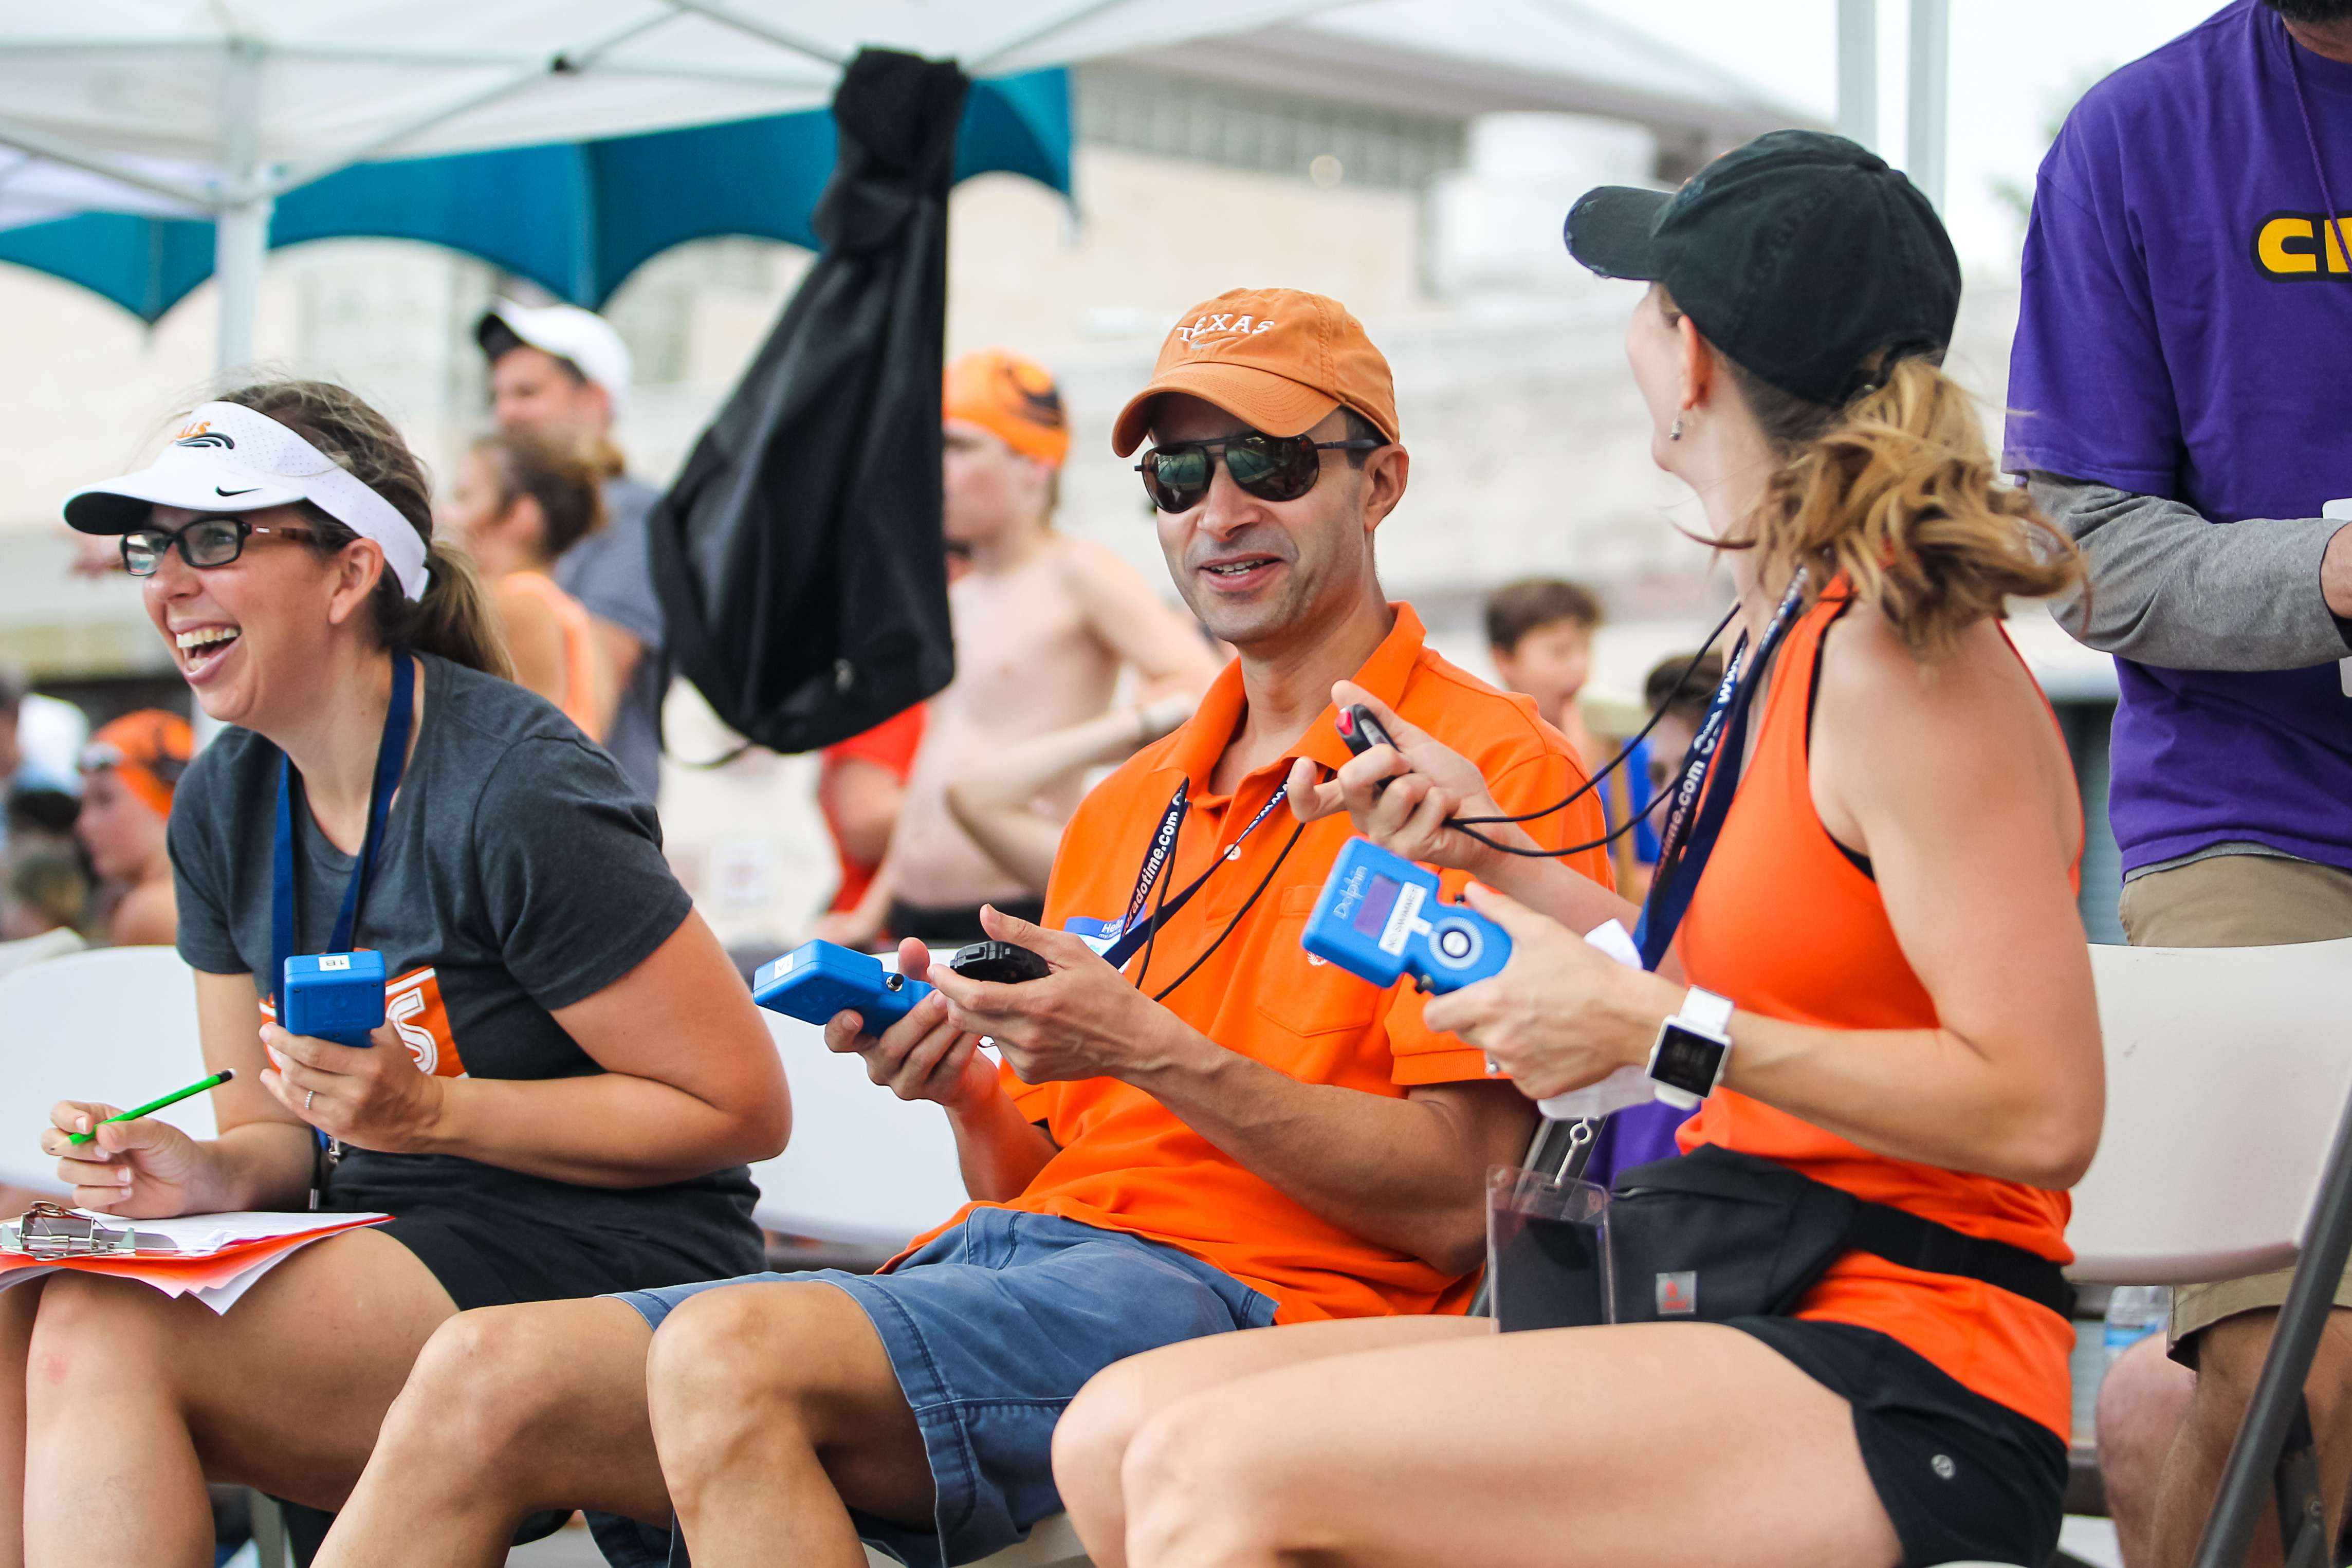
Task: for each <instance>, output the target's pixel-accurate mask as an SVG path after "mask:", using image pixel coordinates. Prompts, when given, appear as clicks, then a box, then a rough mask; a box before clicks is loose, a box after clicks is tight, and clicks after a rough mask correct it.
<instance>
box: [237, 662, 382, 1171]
mask: <svg viewBox="0 0 2352 1568" xmlns="http://www.w3.org/2000/svg"><path fill="white" fill-rule="evenodd" d="M415 668H416V667H415V661H414V660H412V659H411V658H410V657H409V655H408V654H407V653H406V652H404V651H395V652H394V653H393V655H392V706H391V707H389V708H388V709H386V710H385V711H384V716H383V739H382V740H379V741H378V742H377V743H376V748H375V782H374V784H373V786H372V787H371V789H369V791H368V821H367V836H366V837H365V838H364V839H362V840H361V841H360V856H359V862H358V863H357V864H356V865H354V866H352V879H351V881H350V882H349V883H346V884H345V885H344V887H343V907H342V910H341V913H340V914H338V915H336V916H335V931H334V935H333V936H331V937H330V938H329V939H328V942H327V949H326V950H327V951H328V952H330V953H344V952H349V951H350V950H351V946H352V937H353V936H354V935H356V933H357V930H358V926H359V918H360V901H361V900H362V899H363V898H365V897H366V896H367V884H368V878H369V876H370V874H371V873H373V871H374V869H375V856H376V851H377V849H378V848H379V847H380V846H381V845H382V844H383V821H384V818H385V816H386V815H388V814H389V813H390V812H391V810H392V796H393V791H394V790H395V789H399V788H400V774H401V770H402V769H403V768H405V767H406V766H407V764H408V725H409V720H410V719H411V717H413V716H414V715H413V710H414V708H415V681H416V674H415ZM277 838H278V841H277V844H276V847H275V850H274V852H273V855H272V859H273V861H274V865H273V867H272V883H271V887H270V899H269V950H270V967H269V998H270V1003H271V1005H272V1006H274V1007H276V1008H277V1009H278V1018H279V1019H281V1020H283V1019H284V1018H285V1017H286V1008H285V1003H284V998H282V997H280V996H279V994H278V993H279V990H280V988H282V987H283V986H284V984H285V981H286V960H287V959H289V958H290V957H292V956H294V933H295V929H296V926H297V924H298V920H299V916H298V915H297V913H296V905H295V896H294V765H293V764H292V763H291V762H289V761H288V760H287V759H286V758H285V757H284V756H282V755H281V756H280V757H279V758H278V835H277ZM324 1135H325V1134H320V1136H321V1138H323V1137H324Z"/></svg>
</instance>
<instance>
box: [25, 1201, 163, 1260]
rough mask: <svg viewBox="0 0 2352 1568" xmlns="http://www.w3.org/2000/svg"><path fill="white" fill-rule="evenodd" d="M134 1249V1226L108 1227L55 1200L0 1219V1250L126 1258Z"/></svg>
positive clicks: (39, 1255)
mask: <svg viewBox="0 0 2352 1568" xmlns="http://www.w3.org/2000/svg"><path fill="white" fill-rule="evenodd" d="M138 1250H139V1232H138V1230H137V1229H136V1228H134V1227H131V1226H129V1225H125V1226H124V1227H123V1228H121V1229H120V1230H112V1229H109V1228H107V1227H105V1226H103V1225H101V1224H100V1223H99V1222H98V1221H97V1220H95V1219H92V1218H89V1216H88V1215H86V1214H76V1213H75V1212H74V1211H73V1210H72V1209H70V1208H67V1207H62V1206H61V1205H58V1204H54V1203H37V1204H35V1205H33V1207H30V1208H28V1209H26V1211H25V1212H24V1214H23V1216H22V1217H21V1218H16V1219H0V1251H7V1252H16V1253H19V1254H22V1255H23V1256H25V1257H28V1258H43V1259H47V1258H128V1257H131V1256H133V1255H134V1254H136V1253H137V1252H138Z"/></svg>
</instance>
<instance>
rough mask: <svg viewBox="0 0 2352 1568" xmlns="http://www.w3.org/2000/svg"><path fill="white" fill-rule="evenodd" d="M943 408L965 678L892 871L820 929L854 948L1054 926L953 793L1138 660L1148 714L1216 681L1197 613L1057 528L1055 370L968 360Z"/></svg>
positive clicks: (1112, 685)
mask: <svg viewBox="0 0 2352 1568" xmlns="http://www.w3.org/2000/svg"><path fill="white" fill-rule="evenodd" d="M943 413H944V416H945V425H944V432H945V441H946V445H947V450H946V457H945V464H944V474H943V477H944V481H945V496H946V512H945V516H944V519H943V521H944V528H945V532H946V536H947V540H948V543H949V545H950V548H952V549H957V550H959V551H960V552H961V553H962V554H963V555H964V556H965V557H966V559H967V560H968V562H969V565H970V570H966V571H965V572H963V573H962V574H961V576H960V577H959V578H958V580H956V581H955V582H954V584H953V585H952V586H951V587H950V588H949V590H948V604H949V608H950V613H951V615H952V617H953V621H954V625H955V650H956V676H955V680H954V682H953V683H952V684H951V685H949V687H948V688H947V690H945V691H943V692H941V693H940V695H938V696H936V697H934V698H932V699H931V703H930V712H929V720H928V722H927V727H926V728H925V730H924V734H923V743H922V748H921V749H920V750H919V752H917V754H916V757H915V768H914V772H913V774H912V775H911V776H910V777H909V778H908V782H907V793H906V798H905V803H904V805H903V806H902V807H901V809H900V811H899V816H898V827H897V830H896V831H894V832H893V833H892V835H891V838H890V849H889V853H888V855H887V858H886V859H885V860H884V862H883V864H882V869H881V871H880V873H877V875H876V877H875V879H874V883H873V885H872V887H870V888H869V889H868V890H867V893H866V897H865V898H864V899H863V900H861V901H860V902H859V904H858V906H857V908H856V909H855V910H853V911H850V912H849V913H848V914H847V915H834V916H828V917H827V919H826V921H825V922H824V925H822V926H821V927H820V929H819V935H821V936H826V937H828V938H829V939H831V940H833V941H836V942H842V943H845V944H847V945H850V946H865V945H866V944H868V943H870V942H872V941H874V940H875V939H876V938H877V936H880V935H881V934H882V932H883V931H885V930H886V929H887V931H888V932H889V934H890V935H891V936H897V937H906V936H912V937H915V938H917V939H919V940H920V941H923V942H927V943H929V944H930V945H931V946H953V945H955V944H957V943H961V942H967V941H977V940H979V939H980V936H981V930H980V906H981V905H982V904H994V905H995V906H996V907H997V908H999V909H1001V910H1003V911H1005V912H1007V913H1008V914H1013V915H1021V916H1022V917H1023V918H1024V919H1032V920H1034V919H1040V918H1042V917H1043V915H1044V903H1043V894H1044V893H1045V889H1044V888H1043V887H1034V886H1030V885H1027V884H1025V883H1023V882H1021V881H1018V880H1016V879H1015V878H1013V876H1012V875H1011V874H1010V873H1007V872H1006V871H1005V870H1004V869H1003V867H1001V866H999V865H998V864H997V863H996V862H995V861H994V860H992V859H991V858H990V856H989V855H988V853H987V852H985V851H983V850H982V848H981V847H980V845H979V844H977V843H975V842H974V841H972V839H971V835H970V834H968V833H966V832H965V831H964V830H963V828H962V827H961V825H960V824H959V823H958V822H957V821H956V819H955V816H954V813H953V812H952V811H951V810H950V809H949V805H948V799H947V795H948V788H949V786H950V785H951V784H952V783H954V782H955V780H956V779H957V778H958V777H959V776H961V774H963V773H964V772H966V771H967V770H968V769H969V768H971V766H972V765H973V764H974V763H975V762H980V761H984V760H985V759H986V758H987V757H988V756H989V754H990V753H991V752H992V750H994V749H995V748H997V747H1003V746H1008V745H1011V744H1013V743H1016V742H1020V741H1025V740H1028V739H1031V738H1032V737H1037V736H1041V735H1045V734H1048V733H1050V732H1052V731H1055V730H1061V729H1066V728H1068V727H1071V726H1073V725H1078V724H1083V723H1085V722H1087V720H1090V719H1095V718H1098V717H1100V716H1102V715H1103V714H1105V713H1106V712H1108V710H1109V708H1110V706H1111V698H1112V695H1113V693H1114V691H1115V690H1116V688H1117V687H1118V677H1119V672H1120V670H1121V668H1122V667H1123V666H1125V665H1129V664H1132V665H1134V666H1135V669H1136V672H1137V674H1139V676H1140V677H1141V680H1140V683H1139V689H1138V690H1137V691H1136V693H1135V694H1134V695H1135V700H1136V701H1137V702H1138V703H1139V704H1149V703H1150V702H1151V701H1152V700H1153V699H1155V698H1159V697H1164V696H1167V695H1170V694H1171V693H1178V692H1181V693H1184V694H1187V695H1193V696H1198V695H1200V693H1201V692H1202V690H1204V689H1206V687H1207V686H1208V684H1209V682H1210V681H1211V680H1212V679H1213V677H1214V676H1215V674H1216V673H1217V661H1216V659H1215V657H1214V655H1213V653H1211V652H1210V649H1209V644H1208V643H1207V641H1206V640H1205V639H1204V638H1203V637H1202V633H1201V632H1200V630H1199V628H1198V627H1197V626H1196V625H1195V624H1194V623H1193V622H1192V618H1191V617H1190V616H1189V615H1186V614H1185V613H1183V612H1181V611H1179V610H1176V609H1175V608H1173V607H1171V606H1170V605H1168V604H1167V603H1165V602H1163V601H1161V599H1160V596H1159V595H1158V594H1157V593H1155V592H1154V591H1152V589H1151V587H1150V584H1148V583H1147V582H1146V581H1145V580H1144V579H1143V577H1142V576H1141V574H1139V572H1137V571H1136V570H1134V569H1133V568H1132V567H1130V566H1129V565H1128V564H1127V563H1126V562H1125V561H1124V560H1122V559H1119V558H1118V556H1117V555H1115V554H1113V553H1112V552H1111V551H1110V550H1108V549H1105V548H1104V547H1103V546H1101V545H1098V544H1095V543H1092V542H1090V541H1088V540H1086V539H1077V538H1068V537H1066V536H1065V535H1063V534H1060V533H1057V532H1055V529H1054V527H1053V514H1054V503H1055V490H1056V487H1057V485H1058V481H1059V478H1060V474H1061V466H1062V459H1063V457H1064V456H1065V455H1066V454H1067V453H1068V451H1069V445H1070V434H1069V425H1068V422H1067V420H1066V417H1065V415H1064V413H1063V411H1062V398H1061V393H1060V392H1059V391H1057V390H1056V389H1055V385H1054V379H1053V377H1052V376H1051V375H1050V374H1048V373H1047V371H1045V368H1044V367H1043V366H1041V365H1038V364H1035V363H1033V362H1032V361H1027V360H1024V359H1021V358H1019V357H1017V356H1015V355H1013V354H1008V353H1003V352H1001V351H997V350H988V351H985V352H982V353H977V354H968V355H966V356H965V357H964V358H962V359H961V360H958V361H956V362H955V363H953V364H952V365H950V366H949V367H948V372H947V387H946V397H945V401H944V405H943ZM1084 788H1085V776H1084V774H1083V772H1081V771H1078V770H1073V771H1071V772H1070V773H1069V774H1068V775H1067V776H1066V777H1065V778H1063V779H1060V780H1058V781H1057V782H1056V783H1055V784H1054V785H1053V786H1051V787H1050V788H1048V789H1045V791H1043V792H1042V794H1041V796H1040V798H1039V801H1038V804H1039V806H1040V807H1041V808H1042V809H1044V810H1048V811H1050V812H1051V813H1052V815H1053V816H1054V817H1055V818H1056V819H1057V820H1063V821H1066V820H1067V819H1068V817H1069V814H1070V813H1071V811H1073V810H1076V807H1077V803H1078V797H1079V796H1080V795H1081V794H1082V793H1084Z"/></svg>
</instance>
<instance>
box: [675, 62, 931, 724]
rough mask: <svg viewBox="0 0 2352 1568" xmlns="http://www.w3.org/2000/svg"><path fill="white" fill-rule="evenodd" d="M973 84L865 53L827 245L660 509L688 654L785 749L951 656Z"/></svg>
mask: <svg viewBox="0 0 2352 1568" xmlns="http://www.w3.org/2000/svg"><path fill="white" fill-rule="evenodd" d="M969 85H970V84H969V83H968V82H967V81H966V79H965V78H964V76H963V73H962V72H961V71H959V70H958V69H957V68H955V66H954V65H953V64H952V63H951V62H947V61H937V60H926V59H921V58H919V57H916V56H913V55H905V54H897V53H893V52H891V51H888V50H882V49H867V50H864V51H862V52H861V53H860V54H859V55H858V56H857V57H856V59H854V60H852V61H851V62H850V64H849V68H848V69H847V70H846V71H845V72H844V73H843V75H842V78H841V87H840V90H839V91H838V93H837V94H836V95H835V99H834V105H833V114H834V120H835V122H836V124H837V125H838V126H839V129H840V133H841V152H840V157H839V161H838V162H837V164H836V165H835V170H834V175H833V180H832V183H830V184H828V185H827V186H826V187H825V192H824V197H823V198H822V199H821V200H820V201H819V202H818V203H817V207H816V211H815V213H814V216H813V218H812V220H811V221H812V225H813V226H814V228H815V230H816V233H817V236H818V238H819V239H820V240H821V241H822V242H823V244H824V253H823V255H821V256H819V257H818V259H817V261H816V264H815V265H814V267H811V268H810V269H809V272H808V276H807V277H806V278H804V279H803V281H802V283H801V286H800V288H799V289H798V291H796V292H795V293H794V294H793V300H792V303H791V305H789V306H788V307H786V308H785V310H784V314H783V318H782V320H780V321H778V322H777V324H776V329H775V330H774V331H773V332H772V333H771V334H770V335H769V338H768V340H767V342H766V343H765V344H764V345H763V346H762V347H761V350H760V353H759V357H758V358H757V359H755V360H753V361H752V362H751V369H750V370H748V371H745V372H744V374H743V379H742V381H741V382H740V383H739V384H738V385H737V386H736V388H735V390H734V392H731V393H730V394H729V396H728V400H727V403H726V406H725V407H724V408H722V409H721V410H720V411H719V417H718V418H717V419H716V420H715V421H713V422H712V423H711V426H710V428H709V430H707V431H705V432H704V433H703V434H702V438H701V439H700V440H699V441H698V442H697V443H696V444H695V447H694V452H693V455H691V456H689V457H688V459H687V463H686V469H685V472H684V473H682V474H681V475H680V476H678V480H677V484H676V485H675V486H672V488H671V489H670V492H669V494H668V495H667V496H665V497H662V501H661V504H660V505H659V507H656V509H655V512H654V515H653V518H652V523H651V531H652V536H653V538H652V549H653V576H654V587H655V590H656V592H657V593H659V595H660V596H661V602H662V612H663V614H664V616H665V617H666V618H667V625H668V632H669V645H670V650H671V653H672V654H673V656H674V657H675V658H676V659H677V667H678V670H679V673H681V674H684V675H685V676H686V678H687V679H688V680H690V681H692V682H693V683H694V685H695V686H696V688H697V689H698V690H699V691H700V692H701V693H702V695H703V697H704V698H705V699H706V700H707V701H709V704H710V706H711V708H712V710H713V711H714V712H716V713H717V714H718V716H719V718H720V719H722V720H723V721H725V722H726V723H727V724H728V725H729V726H730V727H732V728H734V729H735V730H736V731H737V732H738V733H740V734H741V735H742V736H744V737H746V738H747V739H749V740H750V741H751V742H753V743H755V744H757V745H761V746H764V747H770V748H772V749H773V750H776V751H785V752H794V751H814V750H817V749H819V748H820V747H826V746H830V745H832V744H833V743H834V742H835V741H838V740H845V739H847V738H848V737H851V736H853V735H856V734H858V733H860V732H861V731H864V730H867V729H871V728H872V727H874V726H876V725H877V724H880V723H881V722H882V721H883V720H885V719H887V718H889V717H891V716H894V715H896V714H898V713H901V712H903V711H904V710H906V709H907V708H909V707H912V706H914V705H915V704H917V703H919V702H921V701H922V700H923V699H925V698H926V697H929V696H930V695H933V694H934V693H936V692H938V691H939V690H940V688H941V687H943V686H945V685H947V684H948V682H949V681H950V679H952V678H953V677H954V674H955V648H954V643H953V642H952V640H951V638H950V633H949V629H948V590H947V559H946V553H945V549H944V546H943V545H942V542H941V540H940V374H941V371H942V364H941V354H942V349H941V342H942V337H943V334H944V331H945V328H946V320H947V202H948V187H949V183H950V174H951V173H952V172H953V165H954V162H955V139H956V125H957V122H958V120H959V119H960V118H961V115H962V112H963V100H964V92H965V89H966V88H967V87H968V86H969Z"/></svg>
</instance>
